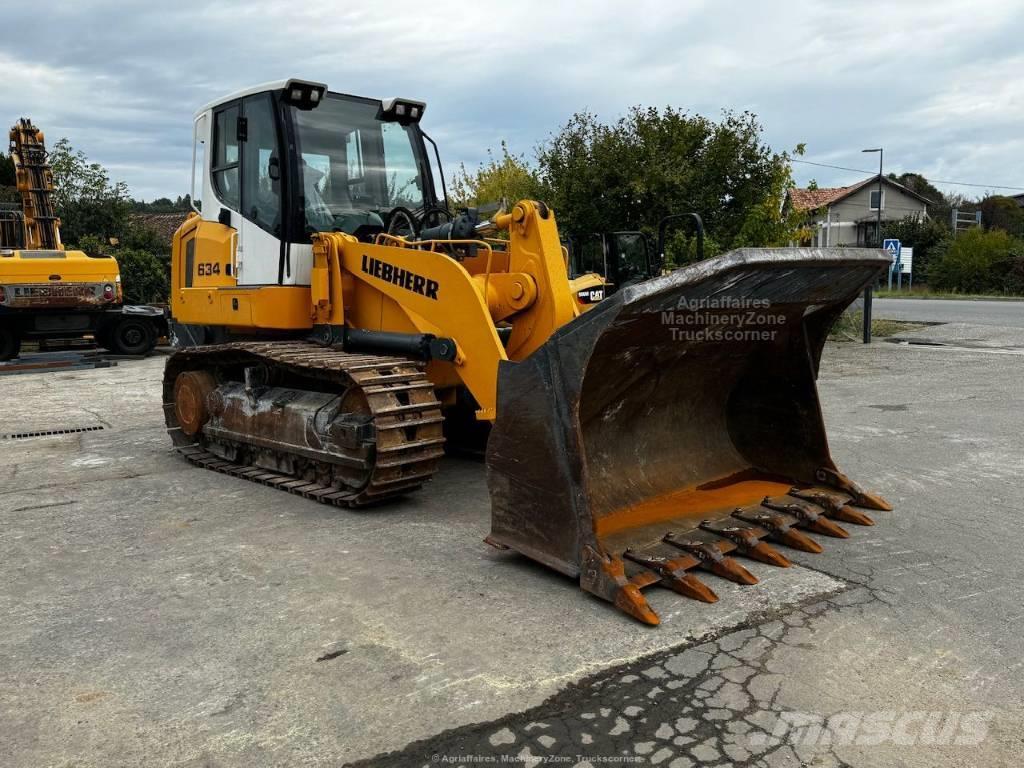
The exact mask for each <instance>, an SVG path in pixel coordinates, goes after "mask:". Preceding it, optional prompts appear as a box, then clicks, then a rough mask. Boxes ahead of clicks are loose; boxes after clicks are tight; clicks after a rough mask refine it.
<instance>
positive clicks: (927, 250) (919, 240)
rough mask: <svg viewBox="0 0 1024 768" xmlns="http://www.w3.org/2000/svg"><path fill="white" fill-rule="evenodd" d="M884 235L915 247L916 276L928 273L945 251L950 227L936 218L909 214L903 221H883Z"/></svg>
mask: <svg viewBox="0 0 1024 768" xmlns="http://www.w3.org/2000/svg"><path fill="white" fill-rule="evenodd" d="M882 237H883V238H887V237H891V238H895V239H897V240H899V241H900V242H901V243H902V244H903V245H905V246H910V247H911V248H913V249H914V278H915V280H916V279H917V276H918V275H927V274H928V267H929V265H931V264H932V263H933V262H934V261H935V259H936V257H937V256H938V255H941V254H942V253H944V252H945V248H946V246H947V241H948V240H949V238H950V237H951V230H950V228H949V227H948V226H947V225H946V224H944V223H943V222H941V221H938V220H936V219H931V218H928V219H916V218H914V217H913V216H908V217H907V218H905V219H903V220H901V221H884V222H882Z"/></svg>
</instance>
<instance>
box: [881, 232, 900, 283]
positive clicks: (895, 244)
mask: <svg viewBox="0 0 1024 768" xmlns="http://www.w3.org/2000/svg"><path fill="white" fill-rule="evenodd" d="M882 250H883V251H885V252H886V253H888V254H889V256H890V257H891V258H892V263H891V264H890V265H889V290H890V291H891V290H892V276H893V273H894V272H895V273H896V274H900V250H901V248H900V241H899V240H897V239H896V238H886V239H885V240H884V241H882ZM901 282H902V279H901Z"/></svg>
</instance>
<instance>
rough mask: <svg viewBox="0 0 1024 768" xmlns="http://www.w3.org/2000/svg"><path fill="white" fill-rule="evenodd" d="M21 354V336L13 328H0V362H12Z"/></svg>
mask: <svg viewBox="0 0 1024 768" xmlns="http://www.w3.org/2000/svg"><path fill="white" fill-rule="evenodd" d="M20 352H21V335H20V334H19V333H18V331H17V330H16V329H14V328H3V327H0V360H13V359H14V358H16V357H17V356H18V354H19V353H20Z"/></svg>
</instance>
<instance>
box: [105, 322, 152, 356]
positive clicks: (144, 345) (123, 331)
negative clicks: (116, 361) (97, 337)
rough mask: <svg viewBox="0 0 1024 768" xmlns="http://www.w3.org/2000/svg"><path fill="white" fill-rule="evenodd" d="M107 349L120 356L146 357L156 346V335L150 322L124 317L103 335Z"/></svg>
mask: <svg viewBox="0 0 1024 768" xmlns="http://www.w3.org/2000/svg"><path fill="white" fill-rule="evenodd" d="M103 338H104V340H105V341H108V342H109V345H107V344H105V345H104V346H107V348H108V349H109V350H110V351H111V352H114V353H116V354H118V355H144V354H146V353H147V352H149V351H150V350H151V349H153V347H155V346H156V334H155V333H154V332H153V326H152V324H151V323H150V322H149V321H148V320H143V319H140V318H137V317H124V318H121V319H120V320H118V321H117V323H115V324H114V326H113V327H112V328H110V330H108V331H107V332H106V333H104V334H103Z"/></svg>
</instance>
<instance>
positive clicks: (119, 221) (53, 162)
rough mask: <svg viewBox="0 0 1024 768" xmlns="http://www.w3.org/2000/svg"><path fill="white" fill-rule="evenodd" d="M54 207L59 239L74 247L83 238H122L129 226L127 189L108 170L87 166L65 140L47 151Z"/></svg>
mask: <svg viewBox="0 0 1024 768" xmlns="http://www.w3.org/2000/svg"><path fill="white" fill-rule="evenodd" d="M50 167H51V168H52V170H53V185H54V193H53V199H54V204H55V206H56V208H57V214H58V215H59V216H60V219H61V238H62V239H63V240H64V241H65V242H68V243H77V242H78V241H79V240H80V239H81V238H82V237H83V236H85V235H96V236H99V237H101V238H102V239H104V240H106V239H109V238H111V237H114V238H122V237H124V235H125V233H126V232H127V230H128V229H129V227H130V226H131V222H130V220H129V218H128V214H129V212H130V211H131V198H130V197H129V196H128V185H127V184H125V183H124V182H123V181H118V182H112V181H111V180H110V175H109V174H108V173H107V170H106V169H105V168H104V167H103V166H102V165H100V164H99V163H93V162H90V161H89V159H88V158H87V157H86V156H85V153H84V152H81V151H76V150H75V149H74V148H73V147H72V146H71V143H70V142H69V141H68V140H67V139H61V140H60V141H58V142H57V143H56V145H54V147H53V148H52V149H51V150H50Z"/></svg>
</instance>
